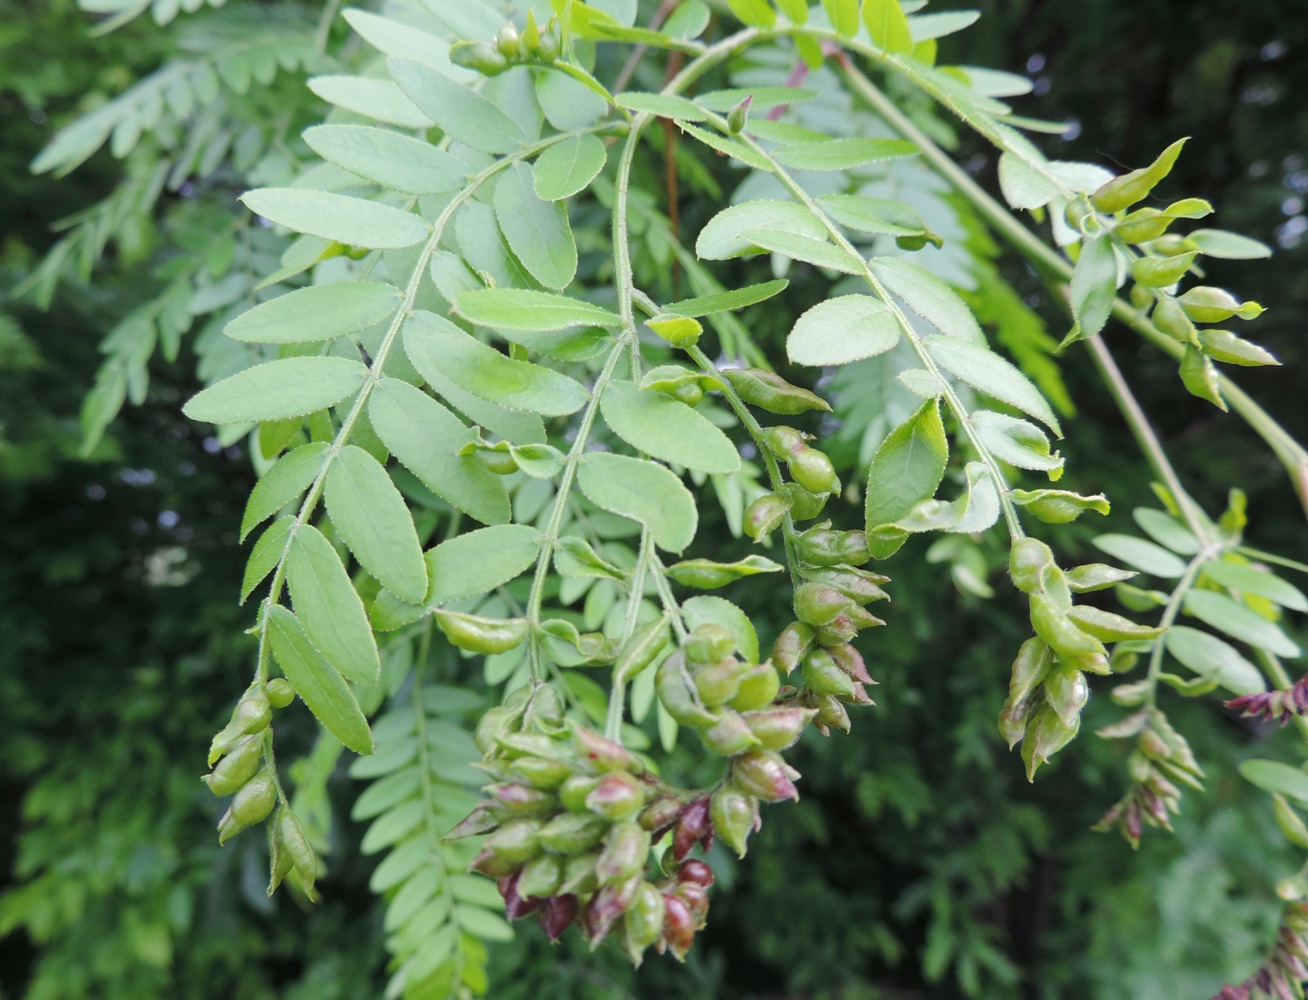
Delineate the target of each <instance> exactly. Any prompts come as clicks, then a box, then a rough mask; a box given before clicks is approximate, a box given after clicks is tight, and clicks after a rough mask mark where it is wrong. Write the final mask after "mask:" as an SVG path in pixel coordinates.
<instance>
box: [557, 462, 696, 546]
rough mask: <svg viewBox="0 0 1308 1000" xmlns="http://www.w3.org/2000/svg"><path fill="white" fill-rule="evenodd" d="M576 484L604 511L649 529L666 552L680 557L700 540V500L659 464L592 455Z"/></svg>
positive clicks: (578, 476) (655, 540)
mask: <svg viewBox="0 0 1308 1000" xmlns="http://www.w3.org/2000/svg"><path fill="white" fill-rule="evenodd" d="M577 485H578V486H579V487H581V491H582V493H584V494H585V495H586V497H587V498H588V499H589V500H590V502H591V503H593V504H594V505H595V506H596V507H599V508H600V509H601V510H607V511H608V512H609V513H611V514H619V515H621V516H622V517H628V518H631V520H633V521H636V522H638V523H640V524H643V525H645V527H646V528H648V529H649V532H650V535H651V537H653V539H654V544H656V545H657V546H658V547H659V548H661V549H665V550H667V551H669V552H681V551H682V550H683V549H685V547H686V546H687V545H689V544H690V543H691V540H692V539H693V538H694V537H695V529H696V527H697V526H698V524H699V511H698V509H697V508H696V506H695V498H694V497H693V496H692V495H691V492H690V490H688V489H686V487H685V485H684V484H683V483H682V482H681V480H680V479H678V478H677V477H676V476H675V475H673V474H672V473H671V472H670V471H669V470H668V469H667V468H665V467H664V466H662V465H659V464H658V463H657V462H651V461H648V460H646V459H642V458H628V457H626V456H625V455H612V454H608V453H605V452H595V453H591V454H589V455H587V456H586V457H585V458H584V459H583V460H582V462H581V467H580V469H579V470H578V472H577Z"/></svg>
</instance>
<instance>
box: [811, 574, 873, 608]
mask: <svg viewBox="0 0 1308 1000" xmlns="http://www.w3.org/2000/svg"><path fill="white" fill-rule="evenodd" d="M804 579H806V580H808V581H810V582H812V583H821V584H823V585H825V586H828V587H834V588H835V589H836V590H838V591H840V592H841V593H842V594H844V595H845V596H846V597H848V598H849V599H850V600H851V601H853V602H854V603H856V604H870V603H871V602H873V601H885V600H889V599H890V595H889V594H887V593H886V592H885V591H884V590H882V589H881V584H883V583H888V582H889V580H890V578H889V577H886V576H882V575H881V574H880V573H869V572H868V571H867V570H864V569H853V568H852V567H848V566H829V567H824V568H822V569H814V570H809V571H808V572H806V573H805V574H804Z"/></svg>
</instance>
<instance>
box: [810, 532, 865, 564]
mask: <svg viewBox="0 0 1308 1000" xmlns="http://www.w3.org/2000/svg"><path fill="white" fill-rule="evenodd" d="M795 542H796V545H797V546H798V548H799V555H800V558H801V559H803V560H804V561H805V562H807V563H810V564H811V565H813V566H841V565H845V564H848V565H851V566H861V565H862V564H863V563H865V562H867V561H868V560H869V559H870V558H872V556H871V553H870V552H869V551H868V547H867V535H866V534H864V533H863V532H861V531H833V530H832V529H831V528H824V527H818V528H809V530H808V531H805V532H803V533H802V534H801V535H799V536H797V537H796V539H795Z"/></svg>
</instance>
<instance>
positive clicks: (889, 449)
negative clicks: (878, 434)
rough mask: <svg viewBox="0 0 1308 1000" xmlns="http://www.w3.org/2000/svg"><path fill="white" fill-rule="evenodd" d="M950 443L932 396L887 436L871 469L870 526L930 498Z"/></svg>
mask: <svg viewBox="0 0 1308 1000" xmlns="http://www.w3.org/2000/svg"><path fill="white" fill-rule="evenodd" d="M948 461H949V442H948V440H947V439H946V438H945V426H944V422H943V421H942V420H941V418H940V403H939V401H938V400H935V399H929V400H927V401H926V402H925V403H923V404H922V405H921V406H919V407H918V408H917V410H915V411H914V412H913V415H912V416H910V417H909V418H908V419H907V420H905V421H904V422H903V423H902V424H900V425H899V426H898V427H896V428H895V429H894V430H892V431H891V432H890V433H889V434H887V435H886V438H885V440H884V441H882V442H881V444H880V446H879V447H878V448H877V450H876V454H874V455H873V456H872V465H871V467H870V468H869V469H868V480H867V503H866V521H867V529H868V530H869V531H871V530H872V529H873V528H876V527H878V526H879V525H882V524H893V523H894V522H896V521H898V520H900V518H902V517H904V515H906V514H907V513H908V512H909V511H910V510H911V509H912V508H913V506H914V505H915V504H917V503H920V502H921V501H923V500H928V499H930V498H931V496H932V495H933V494H934V493H935V491H936V487H937V486H939V485H940V480H941V479H942V478H943V477H944V474H945V465H946V463H947V462H948Z"/></svg>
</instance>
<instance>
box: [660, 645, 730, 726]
mask: <svg viewBox="0 0 1308 1000" xmlns="http://www.w3.org/2000/svg"><path fill="white" fill-rule="evenodd" d="M689 681H690V678H689V677H688V676H687V675H686V668H685V656H684V654H683V653H682V651H681V650H679V649H678V650H675V651H673V652H672V653H669V654H668V656H667V657H666V658H665V659H664V660H663V662H662V663H660V664H659V667H658V670H657V671H656V672H655V674H654V691H655V693H656V694H657V695H658V699H659V702H660V704H662V705H663V707H664V709H666V710H667V713H668V714H669V715H670V716H672V717H673V718H674V719H676V720H677V721H678V722H679V723H681V724H682V725H683V726H691V727H693V728H695V729H703V728H704V727H705V726H711V725H713V723H715V722H717V720H718V717H717V715H716V714H715V713H713V712H710V711H708V709H706V708H704V706H703V705H701V704H700V703H699V695H698V693H697V692H696V690H695V688H694V686H693V684H692V683H688V682H689Z"/></svg>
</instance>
